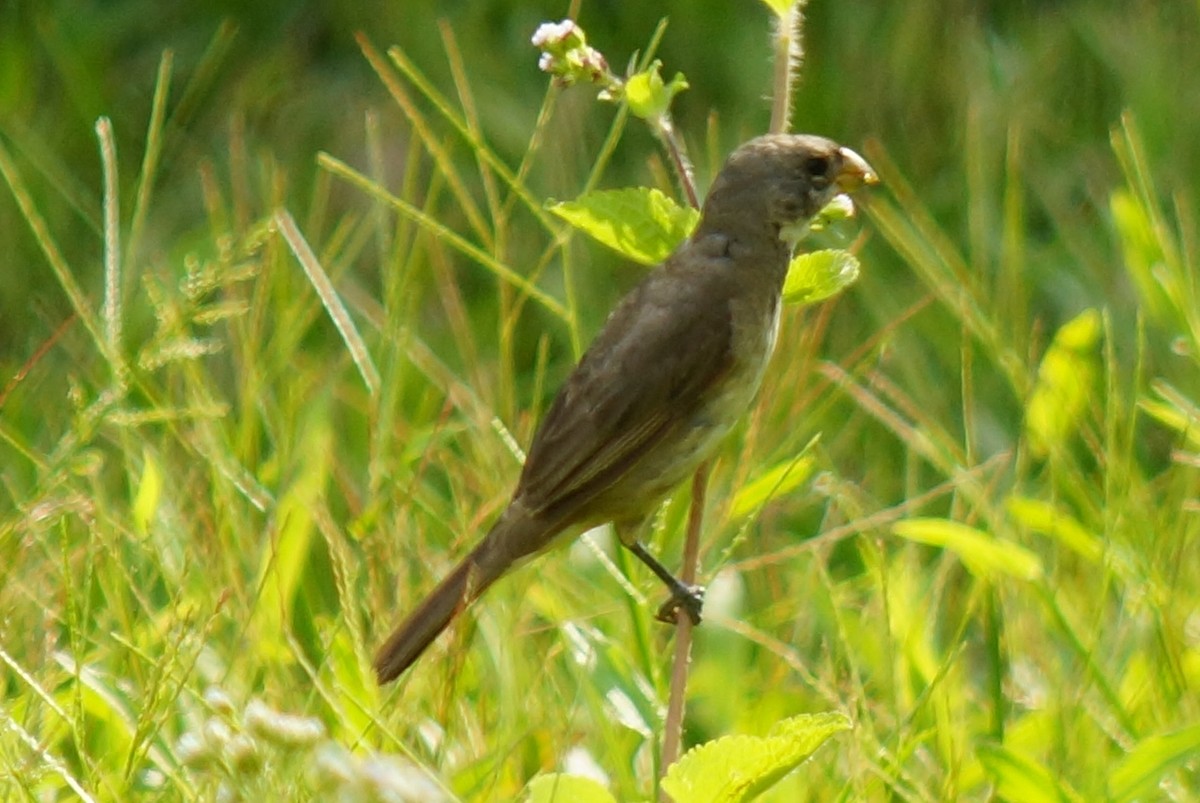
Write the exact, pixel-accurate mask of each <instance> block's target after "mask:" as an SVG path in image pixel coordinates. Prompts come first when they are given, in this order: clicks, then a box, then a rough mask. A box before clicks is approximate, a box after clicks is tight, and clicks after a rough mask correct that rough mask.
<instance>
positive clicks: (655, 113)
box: [625, 60, 688, 120]
mask: <svg viewBox="0 0 1200 803" xmlns="http://www.w3.org/2000/svg"><path fill="white" fill-rule="evenodd" d="M661 68H662V62H661V61H657V60H656V61H655V62H654V63H653V64H651V65H650V66H649V68H647V69H645V70H643V71H641V72H639V73H634V74H633V75H632V76H630V78H629V80H628V81H626V82H625V100H626V102H627V103H629V111H631V112H633V114H634V116H636V117H640V118H641V119H643V120H660V119H662V117H663V116H664V115H665V114H666V113H667V110H668V109H670V108H671V101H672V100H673V99H674V98H675V96H676V95H678V94H679V93H680V92H682V91H683V90H685V89H687V88H688V82H687V79H685V78H684V77H683V73H675V77H674V78H672V79H671V83H669V84H664V83H663V79H662V76H661V75H660V74H659V72H658V71H659V69H661Z"/></svg>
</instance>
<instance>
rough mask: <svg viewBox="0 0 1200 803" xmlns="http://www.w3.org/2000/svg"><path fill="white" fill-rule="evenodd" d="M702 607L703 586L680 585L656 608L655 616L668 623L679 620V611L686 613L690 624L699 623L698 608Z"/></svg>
mask: <svg viewBox="0 0 1200 803" xmlns="http://www.w3.org/2000/svg"><path fill="white" fill-rule="evenodd" d="M703 607H704V586H684V585H681V586H680V587H679V588H677V589H675V591H673V592H672V593H671V598H670V599H668V600H667V601H666V602H664V603H663V604H662V607H661V608H659V609H658V613H657V614H656V615H655V618H656V619H658V621H660V622H666V623H667V624H669V625H673V624H676V623H677V622H678V621H679V616H678V614H679V611H680V610H681V609H682V610H683V612H684V613H686V614H687V617H688V619H690V620H691V621H692V625H693V626H694V625H698V624H700V609H701V608H703Z"/></svg>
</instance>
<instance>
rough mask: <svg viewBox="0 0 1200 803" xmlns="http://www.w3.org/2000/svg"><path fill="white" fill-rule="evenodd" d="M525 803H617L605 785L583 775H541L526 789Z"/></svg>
mask: <svg viewBox="0 0 1200 803" xmlns="http://www.w3.org/2000/svg"><path fill="white" fill-rule="evenodd" d="M522 800H523V801H524V803H617V799H616V798H615V797H613V796H612V793H611V792H609V791H608V790H607V789H605V788H604V786H603V784H601V783H599V782H598V781H594V780H592V779H591V778H585V777H583V776H582V775H567V774H566V773H561V772H554V773H549V774H546V775H539V776H537V777H536V778H534V779H533V780H532V781H530V782H529V784H528V785H527V786H526V787H525V797H524V798H522Z"/></svg>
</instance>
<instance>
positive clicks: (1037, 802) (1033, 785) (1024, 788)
mask: <svg viewBox="0 0 1200 803" xmlns="http://www.w3.org/2000/svg"><path fill="white" fill-rule="evenodd" d="M978 756H979V763H980V764H982V765H983V767H984V769H986V770H987V773H988V775H990V776H992V780H993V781H995V782H996V793H997V794H998V795H999V796H1000V797H1002V798H1004V799H1005V800H1011V801H1020V803H1082V801H1083V798H1082V797H1080V795H1079V793H1078V792H1076V791H1075V790H1074V789H1072V788H1071V786H1070V785H1069V784H1067V783H1066V782H1064V781H1062V780H1060V779H1059V778H1057V777H1055V775H1054V773H1052V772H1051V771H1050V770H1049V769H1047V768H1046V767H1044V766H1042V765H1041V764H1039V763H1038V762H1036V761H1034V760H1033V759H1032V758H1029V757H1028V756H1024V755H1021V754H1020V753H1015V752H1013V751H1012V750H1009V749H1008V748H1006V747H1002V746H1000V745H982V746H981V747H980V748H979V752H978Z"/></svg>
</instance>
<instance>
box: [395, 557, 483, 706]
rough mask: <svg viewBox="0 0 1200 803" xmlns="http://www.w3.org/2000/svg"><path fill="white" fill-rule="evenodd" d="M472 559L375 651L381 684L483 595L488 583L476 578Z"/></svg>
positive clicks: (404, 666) (436, 590) (457, 568)
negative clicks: (485, 583) (483, 584)
mask: <svg viewBox="0 0 1200 803" xmlns="http://www.w3.org/2000/svg"><path fill="white" fill-rule="evenodd" d="M474 557H475V556H474V553H472V554H471V555H469V556H468V557H467V558H466V560H464V561H463V562H462V563H460V564H458V566H456V567H455V568H454V571H452V572H450V574H449V575H447V577H446V579H444V580H442V582H441V583H439V584H438V587H437V588H435V589H434V590H433V592H432V593H431V594H430V595H429V596H428V597H426V598H425V601H424V602H422V603H421V605H420V606H419V607H418V608H417V609H416V610H415V611H413V612H412V613H411V614H410V615H409V617H408V618H407V619H405V620H404V621H403V622H401V623H400V625H399V626H398V627H397V628H396V629H395V630H393V631H392V635H390V636H389V637H388V640H387V641H385V642H384V644H383V646H382V647H380V648H379V652H377V653H376V654H375V674H376V676H377V677H378V678H379V682H380V683H381V684H383V683H389V682H391V681H393V680H395V679H396V678H398V677H400V675H401V674H402V673H403V672H404V670H405V669H408V667H409V666H410V665H411V664H412V662H413V661H415V660H417V658H419V657H420V656H421V653H423V652H425V648H426V647H428V646H429V645H430V644H431V643H432V642H433V640H434V639H435V638H437V637H438V635H439V634H440V633H441V632H442V631H443V630H445V629H446V627H447V626H448V625H449V624H450V622H451V620H453V619H454V617H455V616H457V615H458V614H459V612H461V611H462V610H463V609H465V608H466V607H467V605H469V604H470V603H471V601H472V600H474V599H475V598H476V597H478V596H479V595H480V594H481V593H483V586H482V585H481V582H489V581H487V580H486V578H484V577H481V576H479V575H480V572H479V568H478V566H477V564H476V563H475V560H474ZM492 579H494V578H492Z"/></svg>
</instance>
